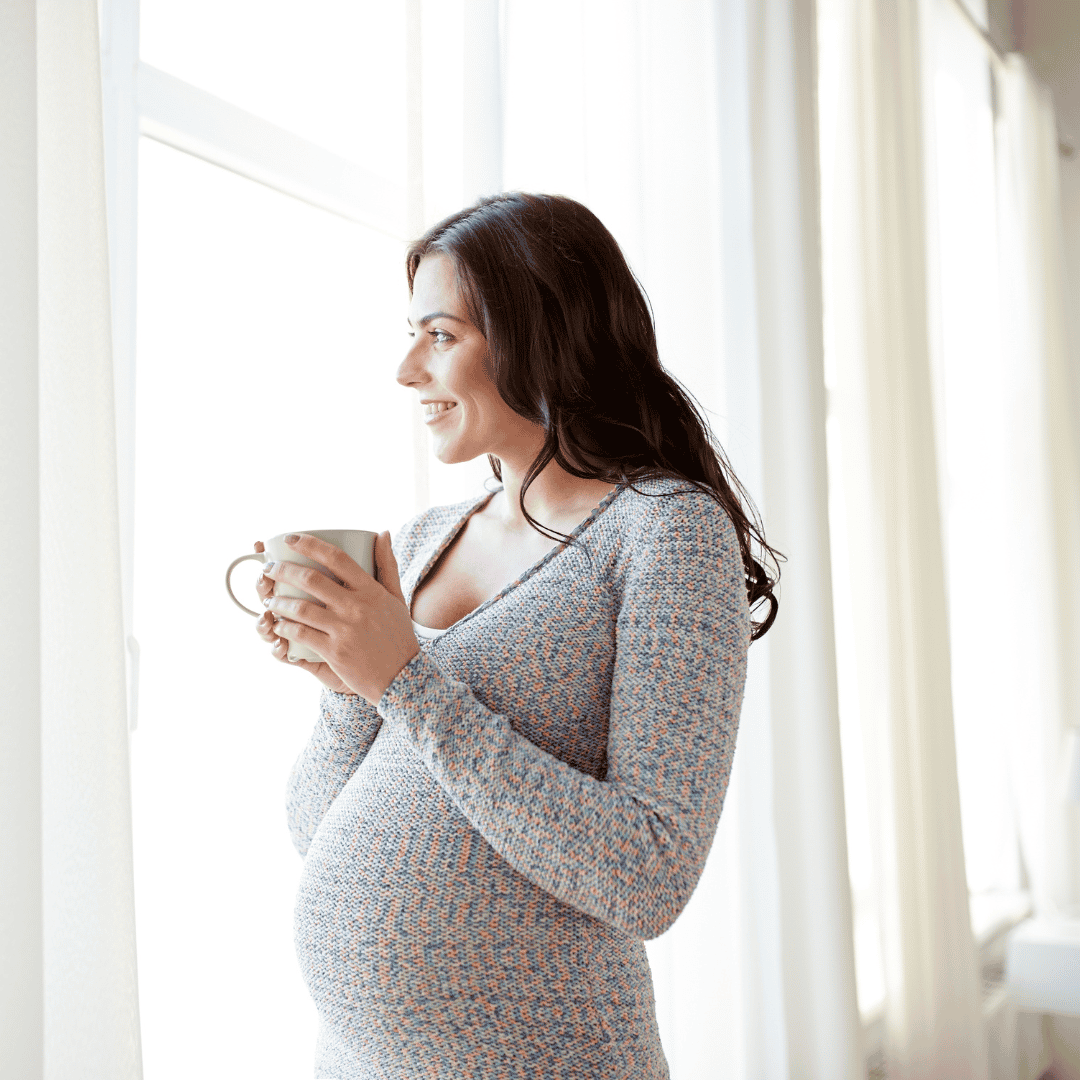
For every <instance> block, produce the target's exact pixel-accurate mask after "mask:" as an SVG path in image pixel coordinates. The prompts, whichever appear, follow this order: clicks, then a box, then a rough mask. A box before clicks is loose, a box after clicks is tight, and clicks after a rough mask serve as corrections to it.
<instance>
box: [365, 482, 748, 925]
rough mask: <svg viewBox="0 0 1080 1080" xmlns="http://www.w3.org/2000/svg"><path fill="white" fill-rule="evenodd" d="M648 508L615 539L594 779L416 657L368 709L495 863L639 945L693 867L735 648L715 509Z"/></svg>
mask: <svg viewBox="0 0 1080 1080" xmlns="http://www.w3.org/2000/svg"><path fill="white" fill-rule="evenodd" d="M652 501H653V502H654V503H657V504H663V505H657V506H656V507H655V509H650V511H649V513H648V515H647V516H646V520H645V524H644V527H643V528H642V530H641V532H640V535H639V536H638V537H637V538H636V539H634V540H631V541H629V542H630V543H631V545H632V552H631V561H630V564H629V567H628V570H627V573H626V579H625V585H624V587H623V589H622V599H621V603H620V606H619V611H618V619H617V623H616V640H615V659H614V668H613V674H612V685H611V700H610V719H609V728H608V755H607V774H606V777H605V778H604V779H603V780H598V779H596V778H594V777H593V776H590V775H587V774H585V773H582V772H580V771H578V770H577V769H575V768H573V767H572V766H570V765H568V764H566V763H565V762H563V761H561V760H559V759H558V758H556V757H554V756H552V755H551V754H549V753H547V752H545V751H544V750H541V749H540V748H539V747H537V746H536V745H534V744H533V743H531V742H529V741H528V740H527V739H525V738H524V737H523V736H522V735H520V734H519V733H518V732H517V731H516V730H515V729H514V725H513V723H512V720H511V718H510V717H509V716H507V715H503V714H501V713H497V712H494V711H492V710H490V709H488V708H487V707H485V706H484V705H483V704H482V703H481V702H480V701H479V700H478V699H477V698H476V697H475V696H474V694H473V693H472V692H471V691H470V689H469V687H468V686H467V685H465V684H464V683H462V682H459V681H456V680H455V679H452V678H450V677H449V676H447V675H446V674H445V673H444V672H443V671H441V670H440V669H439V667H438V666H437V664H436V663H435V661H434V660H433V659H432V658H431V657H430V656H429V655H428V654H427V653H426V652H423V651H422V652H421V653H420V654H419V655H418V656H416V657H414V658H413V659H412V660H411V661H410V662H409V663H408V664H407V665H406V666H405V668H403V669H402V671H401V672H399V674H398V675H397V677H396V678H395V679H394V681H393V682H392V683H391V684H390V686H389V687H387V690H386V692H385V694H384V695H383V697H382V699H381V700H380V702H379V705H378V712H379V714H380V715H381V716H382V717H383V718H384V721H385V722H387V723H390V724H392V725H394V727H395V729H399V730H401V731H402V732H403V733H404V734H405V736H406V738H407V739H408V740H409V741H410V742H411V744H412V745H413V746H414V747H415V749H416V751H417V753H418V754H419V756H420V758H421V760H422V761H423V763H424V765H425V766H426V768H427V769H428V770H429V772H430V773H431V775H432V776H433V777H434V778H435V780H436V781H437V782H438V783H439V784H440V786H441V787H442V788H443V790H444V791H446V793H447V794H448V796H449V798H450V799H451V800H452V801H453V803H454V804H455V805H456V806H457V807H458V809H459V810H460V811H461V812H462V814H464V815H465V817H466V818H467V819H468V820H469V822H470V823H471V824H472V826H473V827H474V828H475V829H476V830H477V831H478V832H479V833H480V834H481V835H482V836H483V837H484V838H485V839H486V840H487V842H488V843H489V844H490V845H491V846H492V848H494V850H495V851H497V852H498V853H499V854H500V855H501V856H502V858H503V859H505V860H506V862H507V863H509V864H510V865H511V866H512V867H513V868H514V869H515V870H517V871H518V872H519V873H521V874H522V875H524V876H525V877H526V878H527V879H528V880H530V881H531V882H532V883H533V884H535V885H536V886H538V887H539V888H541V889H543V890H544V891H546V892H547V893H549V894H550V895H552V896H554V897H556V898H557V899H559V900H561V901H562V902H564V903H566V904H569V905H571V906H573V907H574V908H576V909H577V910H579V911H581V912H584V913H586V914H588V915H591V916H593V917H595V918H597V919H600V920H602V921H603V922H604V923H606V924H608V925H610V926H613V927H615V928H617V929H620V930H622V931H624V932H626V933H628V934H632V935H634V936H636V937H638V938H642V939H649V938H653V937H657V936H659V935H660V934H662V933H663V932H664V931H665V930H667V929H668V927H670V926H671V925H672V923H673V922H674V921H675V919H676V918H677V917H678V915H679V914H680V912H681V911H682V910H683V908H684V907H685V905H686V903H687V902H688V900H689V899H690V895H691V893H692V892H693V890H694V888H695V887H696V885H697V882H698V880H699V879H700V876H701V872H702V870H703V869H704V865H705V859H706V857H707V855H708V852H709V849H710V847H711V845H712V841H713V837H714V835H715V832H716V827H717V824H718V822H719V818H720V811H721V807H722V804H723V799H724V794H725V791H726V788H727V782H728V777H729V774H730V770H731V761H732V756H733V754H734V749H735V735H736V729H737V725H738V716H739V710H740V706H741V703H742V693H743V685H744V682H745V675H746V655H747V648H748V645H749V612H748V610H747V604H746V593H745V585H744V576H743V568H742V562H741V559H740V555H739V548H738V543H737V539H736V536H735V532H734V528H733V527H732V525H731V523H730V521H729V520H728V518H727V516H726V514H724V512H723V511H722V510H721V509H720V507H718V506H717V505H716V504H715V503H714V502H712V501H711V500H710V499H709V498H708V497H707V496H705V495H700V494H698V495H696V496H693V497H691V498H681V499H655V500H652ZM543 633H544V629H543V626H542V624H539V625H538V626H537V635H538V636H541V635H543Z"/></svg>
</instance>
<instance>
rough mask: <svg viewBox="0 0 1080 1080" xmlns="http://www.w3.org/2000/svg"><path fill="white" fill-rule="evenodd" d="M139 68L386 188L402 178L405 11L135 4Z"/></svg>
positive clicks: (170, 1) (375, 6)
mask: <svg viewBox="0 0 1080 1080" xmlns="http://www.w3.org/2000/svg"><path fill="white" fill-rule="evenodd" d="M139 19H140V26H139V32H140V54H141V57H142V59H143V61H144V62H145V63H147V64H151V65H152V66H154V67H157V68H161V69H162V70H163V71H167V72H169V73H170V74H172V75H176V76H177V77H179V78H181V79H184V80H185V81H186V82H189V83H193V84H194V85H195V86H198V87H199V88H200V89H202V90H206V91H209V92H210V93H211V94H215V95H217V96H218V97H220V98H224V99H225V100H226V101H230V102H232V103H233V104H234V105H239V106H240V107H241V108H243V109H246V110H247V111H248V112H252V113H255V114H256V115H257V116H261V117H263V118H264V119H266V120H270V121H272V122H273V123H275V124H277V125H278V126H279V127H283V128H286V129H288V130H289V131H292V132H294V133H295V134H297V135H301V136H303V137H304V138H306V139H308V140H310V141H311V142H314V143H318V144H319V145H320V146H324V147H326V148H327V149H328V150H332V151H334V152H335V153H337V154H340V155H341V156H342V157H345V158H349V159H350V160H353V161H357V162H360V163H362V164H364V165H365V167H367V168H368V169H370V170H371V171H374V172H377V173H380V174H382V175H384V176H386V177H387V178H388V179H391V180H399V181H402V182H403V180H404V169H405V132H406V123H405V78H404V72H405V4H404V3H386V2H385V0H304V3H303V4H300V5H298V4H295V3H288V2H286V0H184V3H182V4H181V3H176V0H141V2H140V13H139Z"/></svg>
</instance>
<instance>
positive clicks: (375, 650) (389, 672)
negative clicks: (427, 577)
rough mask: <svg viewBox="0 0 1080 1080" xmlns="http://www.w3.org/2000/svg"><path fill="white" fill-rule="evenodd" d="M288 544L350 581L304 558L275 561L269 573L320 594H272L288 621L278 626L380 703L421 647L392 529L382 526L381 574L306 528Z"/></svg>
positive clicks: (270, 603)
mask: <svg viewBox="0 0 1080 1080" xmlns="http://www.w3.org/2000/svg"><path fill="white" fill-rule="evenodd" d="M285 543H286V545H287V546H288V547H291V548H292V549H293V550H294V551H296V552H299V553H300V554H301V555H306V556H307V557H308V558H309V559H313V560H314V561H315V562H317V563H321V564H322V565H323V566H325V567H326V568H327V569H328V570H330V571H331V572H332V573H334V574H336V575H337V576H338V578H339V579H340V580H341V581H342V582H343V584H341V585H339V584H337V583H336V582H335V581H332V580H331V579H330V578H328V577H327V576H326V575H325V574H324V573H322V571H320V570H315V569H314V568H312V567H307V566H300V565H299V564H298V563H289V562H277V563H273V564H270V563H267V564H266V566H265V567H264V568H263V574H265V575H266V577H268V578H272V579H273V580H274V581H284V582H287V583H288V584H289V585H293V586H295V587H296V588H298V589H302V590H303V591H304V592H306V593H309V594H310V595H311V596H314V597H315V598H316V599H317V600H319V601H320V603H315V601H313V600H295V599H292V598H291V597H287V596H272V597H268V598H267V600H266V601H265V603H266V607H267V609H268V610H269V611H271V612H273V613H274V614H275V615H277V616H280V620H281V621H280V622H278V623H277V624H276V625H275V626H274V633H275V634H277V635H278V637H283V638H287V639H288V640H289V641H296V642H299V643H300V644H301V645H308V646H310V647H311V648H313V649H314V650H315V651H316V652H317V653H318V654H319V655H320V656H321V657H322V658H323V659H324V660H325V661H326V662H327V663H328V664H329V665H330V667H331V668H332V669H333V671H334V673H335V674H336V675H337V676H338V678H339V679H341V681H342V682H343V683H345V684H346V685H347V686H348V687H350V688H351V689H352V690H353V692H354V693H357V694H359V695H360V696H361V697H362V698H363V699H364V700H365V701H366V702H368V704H369V705H374V706H377V705H378V704H379V701H380V699H381V698H382V696H383V694H384V693H386V688H387V687H388V686H389V685H390V684H391V683H392V682H393V681H394V679H395V677H396V676H397V674H398V672H399V671H401V669H402V668H403V667H405V665H406V664H407V663H408V662H409V661H410V660H412V658H413V657H414V656H416V655H417V654H418V653H419V652H420V645H419V643H418V642H417V640H416V635H415V634H414V633H413V628H412V616H411V615H410V614H409V609H408V607H406V605H405V597H404V595H403V594H402V592H401V582H400V580H399V579H398V568H397V560H396V559H395V558H394V552H393V549H392V547H391V545H390V533H389V532H383V533H380V535H379V536H378V537H377V539H376V540H375V572H376V574H377V575H378V578H379V580H378V581H376V580H375V578H373V577H372V576H371V575H370V574H368V573H367V572H366V571H365V570H364V569H363V567H361V566H359V565H358V564H357V563H356V562H355V560H353V559H351V558H350V557H349V556H348V555H346V554H345V552H343V551H342V550H341V549H340V548H336V547H334V545H333V544H328V543H326V541H325V540H318V539H316V538H315V537H314V536H306V535H304V534H302V533H301V534H299V535H297V536H296V539H295V540H293V541H290V540H289V539H288V538H286V540H285Z"/></svg>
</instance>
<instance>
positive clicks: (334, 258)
mask: <svg viewBox="0 0 1080 1080" xmlns="http://www.w3.org/2000/svg"><path fill="white" fill-rule="evenodd" d="M139 245H140V249H139V282H138V287H139V324H138V400H137V424H138V436H137V451H136V453H137V490H136V538H135V545H136V551H135V613H134V615H135V634H136V636H137V638H138V640H139V642H140V645H141V654H142V660H141V678H140V707H139V726H138V729H137V730H136V732H135V734H134V736H133V739H132V770H133V779H132V783H133V799H134V830H135V872H136V902H137V910H138V935H139V939H138V946H139V982H140V1001H141V1006H140V1007H141V1012H142V1028H143V1040H144V1055H145V1062H146V1075H147V1076H148V1077H152V1078H153V1080H169V1078H174V1077H175V1078H177V1080H179V1078H181V1077H182V1078H184V1080H188V1078H189V1077H193V1076H199V1077H205V1078H208V1080H209V1078H214V1077H221V1078H222V1080H224V1078H226V1077H228V1078H230V1080H231V1078H233V1077H238V1076H275V1077H277V1076H282V1077H284V1076H305V1075H306V1076H310V1075H311V1067H312V1062H313V1055H314V1037H315V1016H314V1010H313V1008H312V1005H311V1003H310V999H309V997H308V993H307V989H306V987H305V986H304V984H303V981H302V979H301V977H300V973H299V970H298V967H297V962H296V958H295V954H294V951H293V942H292V923H293V919H292V911H293V900H294V894H295V889H296V885H297V881H298V877H299V872H300V868H301V859H300V856H299V855H298V854H297V852H296V851H295V849H294V848H293V847H292V844H291V842H290V839H289V835H288V831H287V827H286V822H285V809H284V801H285V784H286V780H287V776H288V773H289V769H290V767H291V765H292V762H293V760H294V759H295V757H296V755H297V754H298V753H299V751H300V748H301V746H302V745H303V743H304V742H305V741H306V740H307V738H308V736H309V734H310V731H311V728H312V726H313V724H314V722H315V715H316V710H317V707H318V701H319V691H320V686H319V684H318V683H317V682H316V681H315V679H314V678H312V677H311V676H310V675H309V674H307V673H306V672H303V671H299V670H295V669H290V668H288V667H286V666H283V665H280V664H278V663H276V662H275V661H273V660H271V658H270V657H269V656H268V655H267V654H266V651H265V649H264V647H263V645H262V643H261V642H260V641H259V640H258V638H257V637H256V634H255V630H254V625H253V624H254V619H252V618H251V617H250V616H248V615H245V614H243V613H242V612H240V611H239V610H238V609H237V608H236V607H235V606H234V605H233V604H232V602H231V601H230V600H229V599H228V596H227V594H226V592H225V590H224V588H223V580H222V579H223V575H224V571H225V568H226V567H227V565H228V564H229V562H230V561H231V560H232V559H233V558H235V557H237V556H239V555H241V554H244V553H246V552H250V551H251V550H252V545H253V543H254V541H255V540H257V539H264V540H265V539H267V538H268V537H270V536H273V535H275V534H278V533H281V532H284V531H287V530H289V529H301V530H302V529H316V528H333V527H345V528H365V529H371V530H374V531H381V530H382V529H384V528H386V529H390V530H391V532H392V533H393V532H395V531H396V530H397V528H398V527H399V526H400V525H401V524H402V523H404V522H405V521H406V520H408V519H409V518H410V517H411V516H412V515H413V513H414V512H415V509H414V504H413V497H414V496H413V484H412V473H413V462H412V450H411V447H412V439H411V431H412V427H411V414H410V408H411V404H412V403H411V392H410V391H409V390H407V389H405V388H404V387H401V386H399V385H398V384H397V383H396V382H395V380H394V375H395V372H396V370H397V366H398V364H399V363H400V360H401V358H402V356H403V355H404V348H405V346H406V343H407V340H408V339H407V338H406V336H405V325H406V324H405V313H406V305H407V290H406V285H405V280H404V277H405V275H404V269H403V261H404V249H403V245H402V244H401V243H399V242H398V241H394V240H390V239H388V238H386V237H385V236H382V235H381V234H378V233H375V232H373V231H371V230H368V229H365V228H363V227H362V226H360V225H356V224H353V223H350V222H347V221H345V220H343V219H340V218H337V217H335V216H333V215H331V214H327V213H324V212H323V211H320V210H317V209H314V208H313V207H310V206H308V205H307V204H304V203H300V202H297V201H295V200H292V199H289V198H287V197H286V196H283V195H279V194H277V193H276V192H273V191H270V190H269V189H267V188H264V187H262V186H260V185H258V184H254V183H251V182H250V181H248V180H245V179H243V178H241V177H239V176H236V175H235V174H233V173H229V172H226V171H224V170H221V169H217V168H215V167H214V166H211V165H208V164H206V163H204V162H202V161H200V160H197V159H195V158H192V157H189V156H187V155H185V154H182V153H179V152H177V151H174V150H172V149H169V148H168V147H165V146H162V145H161V144H159V143H155V142H152V141H149V140H145V139H144V140H143V141H142V148H141V157H140V196H139ZM255 575H256V569H255V564H254V563H244V564H241V566H240V567H239V568H238V569H237V572H236V573H235V574H234V584H235V587H236V590H237V593H238V595H240V596H241V597H244V596H246V597H248V603H249V604H253V603H254V600H255V595H254V587H253V586H254V579H255Z"/></svg>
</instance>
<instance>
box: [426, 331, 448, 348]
mask: <svg viewBox="0 0 1080 1080" xmlns="http://www.w3.org/2000/svg"><path fill="white" fill-rule="evenodd" d="M431 336H432V337H433V338H434V339H435V341H436V342H437V343H438V344H439V345H442V344H444V343H445V342H447V341H449V340H450V335H449V334H448V333H447V332H446V331H445V330H432V331H431Z"/></svg>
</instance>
